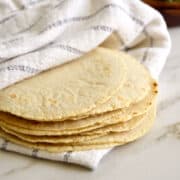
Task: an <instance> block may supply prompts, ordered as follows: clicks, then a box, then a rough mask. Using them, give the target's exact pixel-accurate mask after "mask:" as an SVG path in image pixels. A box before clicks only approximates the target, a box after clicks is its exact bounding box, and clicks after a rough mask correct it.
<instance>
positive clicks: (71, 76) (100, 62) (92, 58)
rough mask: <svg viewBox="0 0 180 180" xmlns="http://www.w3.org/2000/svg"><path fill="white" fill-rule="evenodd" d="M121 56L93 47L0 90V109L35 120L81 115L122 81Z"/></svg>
mask: <svg viewBox="0 0 180 180" xmlns="http://www.w3.org/2000/svg"><path fill="white" fill-rule="evenodd" d="M125 77H126V67H125V65H124V57H122V56H121V55H119V54H118V53H113V52H112V51H111V50H108V49H104V48H97V49H95V50H93V51H92V52H90V53H87V54H86V55H84V56H83V57H81V58H79V59H77V60H75V61H72V62H70V63H68V64H65V65H62V66H59V67H57V68H54V69H52V70H49V71H46V72H44V73H41V74H39V75H37V76H35V77H32V78H31V79H27V80H24V81H22V82H19V83H17V84H15V85H13V86H10V87H8V88H6V89H3V90H1V91H0V111H4V112H9V113H11V114H14V115H17V116H20V117H23V118H26V119H31V120H39V121H50V120H56V119H57V120H63V119H68V118H70V117H72V116H78V115H81V114H85V113H86V112H88V111H90V110H92V109H93V108H96V106H97V105H100V104H102V103H105V102H106V101H107V100H108V99H109V98H111V96H112V95H113V94H115V93H116V92H117V91H118V90H119V89H120V88H121V87H122V85H123V84H124V81H125Z"/></svg>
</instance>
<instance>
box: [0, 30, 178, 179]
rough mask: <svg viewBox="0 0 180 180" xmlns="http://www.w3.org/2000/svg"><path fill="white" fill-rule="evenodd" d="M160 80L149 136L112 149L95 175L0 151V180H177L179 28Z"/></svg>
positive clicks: (61, 164) (74, 168)
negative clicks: (153, 122)
mask: <svg viewBox="0 0 180 180" xmlns="http://www.w3.org/2000/svg"><path fill="white" fill-rule="evenodd" d="M170 34H171V37H172V42H173V48H172V51H171V54H170V56H169V58H168V61H167V63H166V66H165V68H164V70H163V72H162V74H161V77H160V95H159V106H158V116H157V121H156V123H155V126H154V128H153V130H152V131H151V133H149V134H148V135H147V136H146V137H144V138H142V139H141V140H139V141H137V142H135V143H132V144H129V145H126V146H123V147H118V148H116V149H114V150H113V151H112V152H111V153H109V154H108V155H107V156H106V157H105V158H104V159H103V160H102V161H101V163H100V165H99V167H98V168H97V169H96V170H95V171H93V172H92V171H89V170H87V169H85V168H82V167H78V166H75V165H67V164H63V163H57V162H50V161H46V160H39V159H33V158H30V157H25V156H22V155H17V154H15V153H10V152H4V151H0V180H21V179H22V180H24V179H26V180H32V179H33V180H36V179H38V180H39V179H43V180H56V179H57V180H60V179H66V180H67V179H70V180H71V179H72V180H76V179H77V180H80V179H83V180H84V179H86V180H88V179H91V180H92V179H98V180H100V179H103V180H106V179H113V180H116V179H117V180H119V179H126V180H130V179H138V180H144V179H146V180H152V179H153V180H156V179H157V180H159V179H163V180H170V179H172V180H179V179H180V27H179V28H175V29H171V30H170Z"/></svg>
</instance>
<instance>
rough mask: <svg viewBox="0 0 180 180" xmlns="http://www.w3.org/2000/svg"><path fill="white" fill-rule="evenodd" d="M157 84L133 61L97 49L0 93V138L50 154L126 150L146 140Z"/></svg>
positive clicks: (116, 53) (103, 49)
mask: <svg viewBox="0 0 180 180" xmlns="http://www.w3.org/2000/svg"><path fill="white" fill-rule="evenodd" d="M156 95H157V83H156V82H155V81H154V80H153V79H152V78H151V76H150V74H149V72H148V71H147V70H146V69H145V67H143V65H141V64H140V63H139V62H137V61H136V60H135V59H134V58H132V57H131V56H129V55H127V54H125V53H123V52H118V51H115V50H109V49H105V48H96V49H95V50H93V51H92V52H90V53H87V54H86V55H84V56H83V57H81V58H79V59H77V60H74V61H72V62H70V63H67V64H64V65H61V66H59V67H56V68H54V69H51V70H48V71H46V72H43V73H41V74H39V75H37V76H35V77H32V78H30V79H26V80H24V81H21V82H19V83H17V84H14V85H12V86H10V87H8V88H5V89H3V90H1V91H0V136H1V137H3V138H4V139H7V140H9V141H11V142H13V143H16V144H19V145H22V146H26V147H30V148H35V149H39V150H46V151H49V152H64V151H81V150H90V149H99V148H107V147H112V146H117V145H122V144H125V143H128V142H131V141H133V140H136V139H137V138H139V137H141V136H143V135H144V134H145V133H146V132H147V131H148V130H149V129H150V128H151V126H152V124H153V121H154V119H155V112H156Z"/></svg>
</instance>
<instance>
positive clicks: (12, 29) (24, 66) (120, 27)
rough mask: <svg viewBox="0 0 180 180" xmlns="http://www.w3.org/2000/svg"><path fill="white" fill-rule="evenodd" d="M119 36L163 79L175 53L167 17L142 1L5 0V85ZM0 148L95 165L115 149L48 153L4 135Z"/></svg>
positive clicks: (1, 44) (0, 14)
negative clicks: (166, 66)
mask: <svg viewBox="0 0 180 180" xmlns="http://www.w3.org/2000/svg"><path fill="white" fill-rule="evenodd" d="M112 34H115V36H116V39H117V40H118V49H119V50H122V51H127V52H128V53H129V54H131V55H133V56H134V57H136V59H137V60H139V61H140V62H141V63H143V64H144V65H145V66H146V67H147V68H148V69H149V71H150V72H151V74H152V76H153V77H154V78H156V79H158V76H159V73H160V71H161V70H162V67H163V65H164V63H165V61H166V58H167V56H168V53H169V51H170V46H171V43H170V37H169V34H168V31H167V28H166V24H165V22H164V20H163V18H162V16H161V15H160V14H159V13H158V12H157V11H155V10H154V9H152V8H151V7H149V6H147V5H145V4H144V3H143V2H142V1H139V0H118V1H117V0H99V1H96V0H86V1H84V0H16V1H15V0H9V1H0V89H2V88H5V87H7V86H9V85H11V84H13V83H15V82H18V81H20V80H23V79H25V78H28V77H31V76H34V75H36V74H38V73H40V72H42V71H44V70H47V69H49V68H53V67H55V66H57V65H59V64H62V63H64V62H67V61H70V60H73V59H75V58H77V57H80V56H82V55H83V54H85V53H86V52H88V51H91V50H92V49H94V48H95V47H97V46H99V45H100V44H102V43H103V42H104V41H105V40H106V39H107V38H108V37H110V35H112ZM0 148H1V149H4V150H9V151H15V152H18V153H22V154H27V155H30V156H34V157H40V158H46V159H51V160H56V161H66V162H70V163H76V164H80V165H83V166H86V167H89V168H92V169H94V168H95V167H97V165H98V163H99V161H100V160H101V158H102V157H103V156H104V155H105V154H106V153H108V152H109V151H110V150H111V149H103V150H91V151H83V152H66V153H48V152H43V151H38V150H34V149H29V148H24V147H21V146H19V145H15V144H13V143H10V142H8V141H6V140H4V139H2V138H1V139H0Z"/></svg>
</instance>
